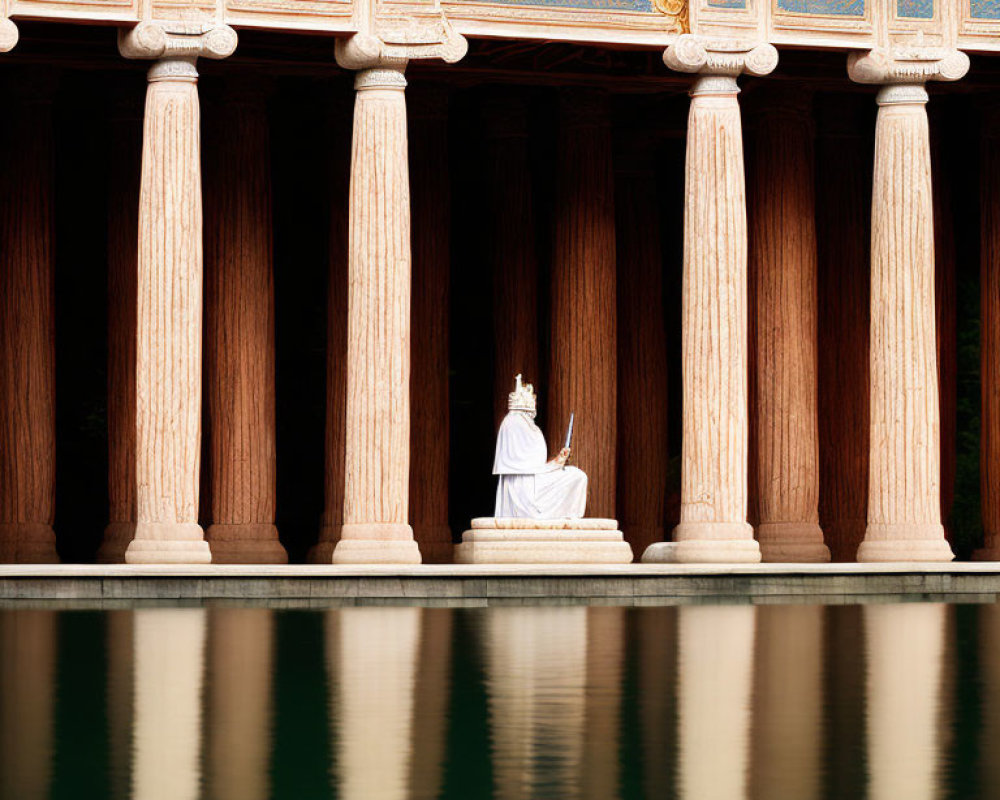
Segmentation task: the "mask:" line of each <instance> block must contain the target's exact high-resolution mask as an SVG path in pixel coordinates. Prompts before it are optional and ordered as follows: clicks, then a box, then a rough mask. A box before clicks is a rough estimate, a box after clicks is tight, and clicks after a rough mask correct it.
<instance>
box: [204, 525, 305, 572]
mask: <svg viewBox="0 0 1000 800" xmlns="http://www.w3.org/2000/svg"><path fill="white" fill-rule="evenodd" d="M205 539H206V540H207V541H208V545H209V548H210V549H211V551H212V563H213V564H287V563H288V553H287V552H286V551H285V548H284V547H282V546H281V542H280V541H279V540H278V529H277V528H276V527H275V526H274V525H270V524H226V523H221V524H215V525H210V526H209V528H208V530H206V531H205Z"/></svg>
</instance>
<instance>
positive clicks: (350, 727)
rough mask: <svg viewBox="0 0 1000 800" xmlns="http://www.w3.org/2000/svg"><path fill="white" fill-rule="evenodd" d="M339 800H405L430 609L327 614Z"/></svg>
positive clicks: (360, 609) (375, 609) (352, 610)
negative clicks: (419, 668) (423, 635)
mask: <svg viewBox="0 0 1000 800" xmlns="http://www.w3.org/2000/svg"><path fill="white" fill-rule="evenodd" d="M327 614H328V623H327V663H328V668H329V671H330V677H331V681H330V683H331V705H332V713H331V719H332V720H333V721H334V724H335V725H336V729H335V731H334V733H333V738H334V740H335V741H336V745H335V747H336V752H335V754H334V763H335V769H334V772H333V778H334V784H335V786H336V789H337V796H338V797H344V798H368V797H378V798H382V799H383V800H396V799H397V798H399V800H405V798H407V797H408V794H409V778H410V770H411V764H412V760H413V751H412V737H413V715H414V703H415V698H414V691H415V688H416V682H417V664H418V658H419V655H420V627H421V618H422V615H423V609H420V608H413V607H409V608H394V607H356V608H342V609H338V610H334V611H329V612H327Z"/></svg>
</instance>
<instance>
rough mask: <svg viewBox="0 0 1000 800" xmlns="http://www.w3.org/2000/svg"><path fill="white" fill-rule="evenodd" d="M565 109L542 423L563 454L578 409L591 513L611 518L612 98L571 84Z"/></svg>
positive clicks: (577, 442)
mask: <svg viewBox="0 0 1000 800" xmlns="http://www.w3.org/2000/svg"><path fill="white" fill-rule="evenodd" d="M559 111H560V121H559V146H558V151H559V160H558V167H557V168H558V175H557V178H556V183H557V186H556V201H555V208H556V220H555V247H554V252H553V258H552V293H551V302H552V310H551V314H552V347H551V361H550V367H549V386H548V394H549V399H548V404H547V405H546V412H547V413H546V429H547V434H548V441H549V446H550V449H551V450H552V451H553V452H558V450H559V448H560V447H561V445H562V441H563V438H564V436H565V434H566V426H567V424H568V423H569V416H570V413H575V414H576V422H575V427H574V438H573V455H572V461H573V462H574V463H575V464H576V465H577V466H579V467H580V469H582V470H583V471H584V472H585V473H587V478H588V496H587V515H588V516H591V517H614V516H615V470H616V466H617V464H616V453H617V436H616V422H617V419H616V416H617V410H616V409H617V390H616V381H617V345H616V341H617V333H616V332H617V322H616V297H615V208H614V175H613V172H612V152H611V124H610V120H609V118H608V109H607V98H606V97H604V96H603V94H600V93H596V92H590V91H583V90H580V91H566V92H564V93H563V96H562V97H561V99H560V105H559ZM508 380H509V379H508ZM505 385H506V384H505Z"/></svg>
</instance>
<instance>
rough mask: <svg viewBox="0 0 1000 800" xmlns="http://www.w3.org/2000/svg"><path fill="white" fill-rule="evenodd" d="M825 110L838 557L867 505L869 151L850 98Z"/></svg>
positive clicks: (823, 497) (830, 431) (822, 189)
mask: <svg viewBox="0 0 1000 800" xmlns="http://www.w3.org/2000/svg"><path fill="white" fill-rule="evenodd" d="M819 110H820V112H821V116H820V123H819V133H820V136H819V153H818V155H819V157H818V159H817V181H816V185H817V187H819V195H818V198H819V201H820V202H819V207H818V209H817V212H818V213H817V218H816V219H817V233H818V238H819V244H820V247H819V287H820V288H819V367H820V368H819V430H820V441H821V442H822V443H823V445H822V447H821V448H820V493H819V518H820V522H821V524H822V526H823V531H824V533H825V534H826V542H827V545H828V546H829V548H830V551H831V555H832V557H833V560H834V561H853V560H854V557H855V555H856V554H857V552H858V545H860V544H861V540H862V539H863V538H864V535H865V521H866V517H867V509H868V450H869V448H868V404H869V401H868V384H869V357H868V349H869V348H868V335H869V316H870V315H869V311H868V306H869V299H870V290H869V285H870V280H871V269H870V267H869V248H870V240H871V236H870V226H871V208H870V201H871V193H870V187H871V161H870V159H871V155H870V150H869V148H868V147H867V146H866V143H865V141H864V140H863V138H862V136H861V133H860V132H861V130H862V126H863V125H864V120H862V119H859V116H860V115H859V114H858V113H857V111H858V108H857V106H856V105H854V104H853V103H852V101H851V100H849V99H847V98H835V97H833V98H831V97H825V98H824V102H823V103H822V104H821V105H820V108H819Z"/></svg>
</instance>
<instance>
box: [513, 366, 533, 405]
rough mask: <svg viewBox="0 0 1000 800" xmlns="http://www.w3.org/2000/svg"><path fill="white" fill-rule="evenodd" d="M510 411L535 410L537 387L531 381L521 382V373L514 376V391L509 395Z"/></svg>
mask: <svg viewBox="0 0 1000 800" xmlns="http://www.w3.org/2000/svg"><path fill="white" fill-rule="evenodd" d="M507 408H508V409H509V410H510V411H530V412H532V413H534V411H535V389H534V387H533V386H532V385H531V384H530V383H521V375H520V373H518V374H517V376H516V377H515V378H514V391H513V392H511V393H510V394H509V395H507Z"/></svg>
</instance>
